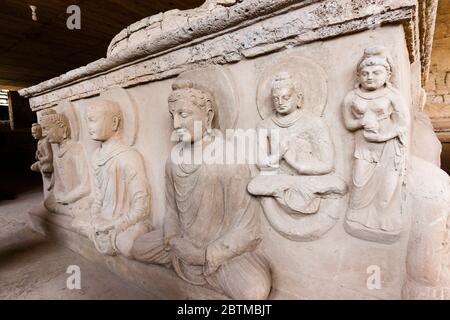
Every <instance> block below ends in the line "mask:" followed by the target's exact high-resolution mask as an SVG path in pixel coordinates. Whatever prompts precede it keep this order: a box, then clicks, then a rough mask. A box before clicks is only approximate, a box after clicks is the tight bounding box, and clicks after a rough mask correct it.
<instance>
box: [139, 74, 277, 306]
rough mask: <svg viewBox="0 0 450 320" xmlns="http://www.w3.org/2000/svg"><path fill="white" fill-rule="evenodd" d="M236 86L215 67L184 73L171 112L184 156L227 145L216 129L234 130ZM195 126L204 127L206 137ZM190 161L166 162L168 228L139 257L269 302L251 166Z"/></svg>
mask: <svg viewBox="0 0 450 320" xmlns="http://www.w3.org/2000/svg"><path fill="white" fill-rule="evenodd" d="M208 79H215V80H214V81H213V82H211V83H208ZM230 81H231V80H230V78H228V76H227V74H226V72H225V71H224V70H222V69H221V68H219V67H211V68H205V69H199V70H196V71H192V72H190V73H188V74H184V75H181V76H180V77H179V78H178V79H177V80H175V82H174V83H173V86H172V88H173V91H172V93H171V94H170V96H169V99H168V105H169V108H168V111H169V112H170V114H171V116H172V119H173V127H174V130H175V135H176V136H177V137H178V140H179V144H178V146H179V147H180V148H181V149H182V151H183V152H185V153H194V152H198V151H199V150H200V153H203V154H204V153H205V152H206V151H205V150H206V149H207V147H208V146H210V145H212V144H220V143H222V142H223V137H222V135H221V134H218V131H216V130H214V129H218V130H219V131H221V130H222V131H223V130H226V129H231V128H233V126H234V123H235V122H236V121H235V120H236V118H235V116H234V115H235V114H236V113H235V110H237V105H236V104H235V105H233V102H236V101H237V100H236V97H235V95H234V91H233V88H234V86H233V85H232V83H230ZM216 117H218V118H216ZM215 118H216V119H217V120H218V121H214V119H215ZM196 123H199V124H200V125H201V126H200V128H201V130H200V132H199V133H198V132H195V125H196ZM185 159H188V158H187V157H183V158H182V161H180V162H177V161H174V159H172V158H170V159H169V160H168V161H167V163H166V213H165V214H166V215H165V221H164V226H163V228H162V229H157V230H154V231H151V232H150V233H147V234H145V235H143V236H141V237H139V238H138V239H137V240H136V241H135V244H134V247H133V255H134V257H135V258H136V259H137V260H139V261H143V262H145V263H157V264H163V265H166V266H169V267H173V268H174V270H175V271H176V273H177V274H178V275H179V276H180V277H181V278H182V279H184V280H185V281H187V282H189V283H191V284H194V285H201V286H208V287H212V288H213V289H215V290H217V291H219V292H221V293H224V294H226V295H228V296H229V297H231V298H234V299H265V298H267V297H268V295H269V292H270V289H271V275H270V269H269V265H268V263H267V262H266V261H265V259H264V257H263V256H262V255H261V254H260V253H259V252H258V251H257V247H258V245H259V242H260V240H261V238H260V230H259V228H260V206H259V204H258V202H257V201H256V199H254V198H253V197H252V196H250V195H249V194H248V193H247V192H246V186H247V183H248V181H249V179H250V178H251V173H250V169H249V167H248V165H247V164H215V163H213V164H209V163H206V162H203V161H202V162H200V163H196V162H194V163H192V162H189V161H184V160H185ZM189 159H190V157H189Z"/></svg>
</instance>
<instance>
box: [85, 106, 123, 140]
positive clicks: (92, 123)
mask: <svg viewBox="0 0 450 320" xmlns="http://www.w3.org/2000/svg"><path fill="white" fill-rule="evenodd" d="M86 118H87V126H88V132H89V135H90V136H91V138H92V139H93V140H95V141H100V142H105V141H107V140H109V139H110V138H111V137H112V136H114V135H115V134H116V132H117V129H118V127H119V121H120V117H119V116H117V115H114V114H113V113H112V112H108V111H106V110H104V109H103V108H101V107H98V108H96V107H92V108H89V109H88V112H87V116H86Z"/></svg>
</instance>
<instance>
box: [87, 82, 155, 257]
mask: <svg viewBox="0 0 450 320" xmlns="http://www.w3.org/2000/svg"><path fill="white" fill-rule="evenodd" d="M137 118H138V116H137V110H136V107H135V103H134V101H132V99H131V97H130V96H129V95H128V93H127V92H126V91H125V90H124V89H112V90H110V91H107V92H105V93H102V94H101V95H100V98H98V99H95V100H93V101H92V102H90V103H89V104H88V105H87V111H86V119H85V120H86V121H87V128H88V131H89V136H90V138H91V139H93V140H95V141H98V142H100V143H101V146H100V147H99V148H98V149H97V150H96V151H95V154H94V155H93V158H92V162H93V163H92V164H93V179H94V192H93V198H94V201H93V204H92V207H91V219H92V220H91V221H90V224H89V230H88V236H89V238H90V239H91V240H92V241H93V243H94V244H95V247H96V249H97V250H98V251H99V252H100V253H103V254H108V255H115V254H119V253H120V254H123V255H125V256H127V257H130V258H131V257H132V255H131V248H132V246H133V242H134V240H135V239H136V238H137V237H138V236H140V235H142V234H144V233H146V232H147V231H148V229H149V226H150V223H151V220H150V189H149V182H148V180H147V176H146V170H145V165H144V160H143V158H142V155H141V154H140V153H139V152H138V151H137V150H135V149H134V148H133V147H132V146H133V144H134V143H135V140H136V134H137V131H138V130H137V129H138V124H137Z"/></svg>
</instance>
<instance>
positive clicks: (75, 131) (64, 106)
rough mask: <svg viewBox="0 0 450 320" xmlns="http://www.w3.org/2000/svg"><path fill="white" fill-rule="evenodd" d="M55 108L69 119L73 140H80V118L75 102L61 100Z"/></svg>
mask: <svg viewBox="0 0 450 320" xmlns="http://www.w3.org/2000/svg"><path fill="white" fill-rule="evenodd" d="M55 109H56V112H58V113H62V114H64V115H65V116H66V117H67V119H68V120H69V125H70V132H71V139H72V141H79V139H80V119H79V117H78V114H77V112H76V111H75V108H74V106H73V104H72V103H71V102H69V101H64V102H60V103H59V104H58V106H57V107H56V108H55Z"/></svg>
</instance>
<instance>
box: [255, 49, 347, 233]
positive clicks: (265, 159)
mask: <svg viewBox="0 0 450 320" xmlns="http://www.w3.org/2000/svg"><path fill="white" fill-rule="evenodd" d="M327 90H328V88H327V81H326V76H325V73H324V71H323V70H322V69H321V67H320V66H318V65H317V64H315V63H314V62H312V61H310V60H308V59H305V58H302V57H291V58H290V59H288V60H286V61H283V62H281V63H279V64H277V65H275V66H272V67H270V68H269V69H268V70H267V71H266V72H265V73H264V74H263V76H262V77H261V79H260V83H259V86H258V93H257V95H258V96H257V101H258V108H259V112H260V115H261V117H262V118H263V119H264V120H263V121H262V122H261V123H260V124H259V125H258V139H259V141H260V142H261V143H260V146H259V150H258V151H259V152H260V151H261V150H263V156H262V157H258V159H259V163H258V167H259V168H260V174H259V175H258V176H256V177H255V178H254V179H253V180H252V181H251V182H250V183H249V185H248V191H249V192H250V193H251V194H253V195H255V196H259V197H260V199H261V204H262V206H263V208H264V213H265V215H266V217H267V219H268V220H269V222H270V223H271V225H272V227H273V228H274V229H275V230H276V231H278V232H279V233H280V234H282V235H283V236H285V237H287V238H289V239H291V240H295V241H311V240H316V239H318V238H320V237H321V236H323V235H324V234H325V233H326V232H328V231H329V230H330V229H331V228H332V227H333V226H334V225H335V224H336V223H337V221H338V219H339V217H340V212H342V211H343V207H344V206H345V203H344V202H343V201H342V196H344V195H345V194H346V192H347V187H346V184H345V182H344V181H343V180H342V179H341V178H340V177H339V176H338V175H337V174H336V173H335V172H334V171H335V167H334V160H335V159H334V157H335V150H334V144H333V141H332V138H331V133H330V130H329V128H328V126H327V124H326V123H325V121H324V119H323V118H322V115H323V112H324V110H325V106H326V102H327Z"/></svg>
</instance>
